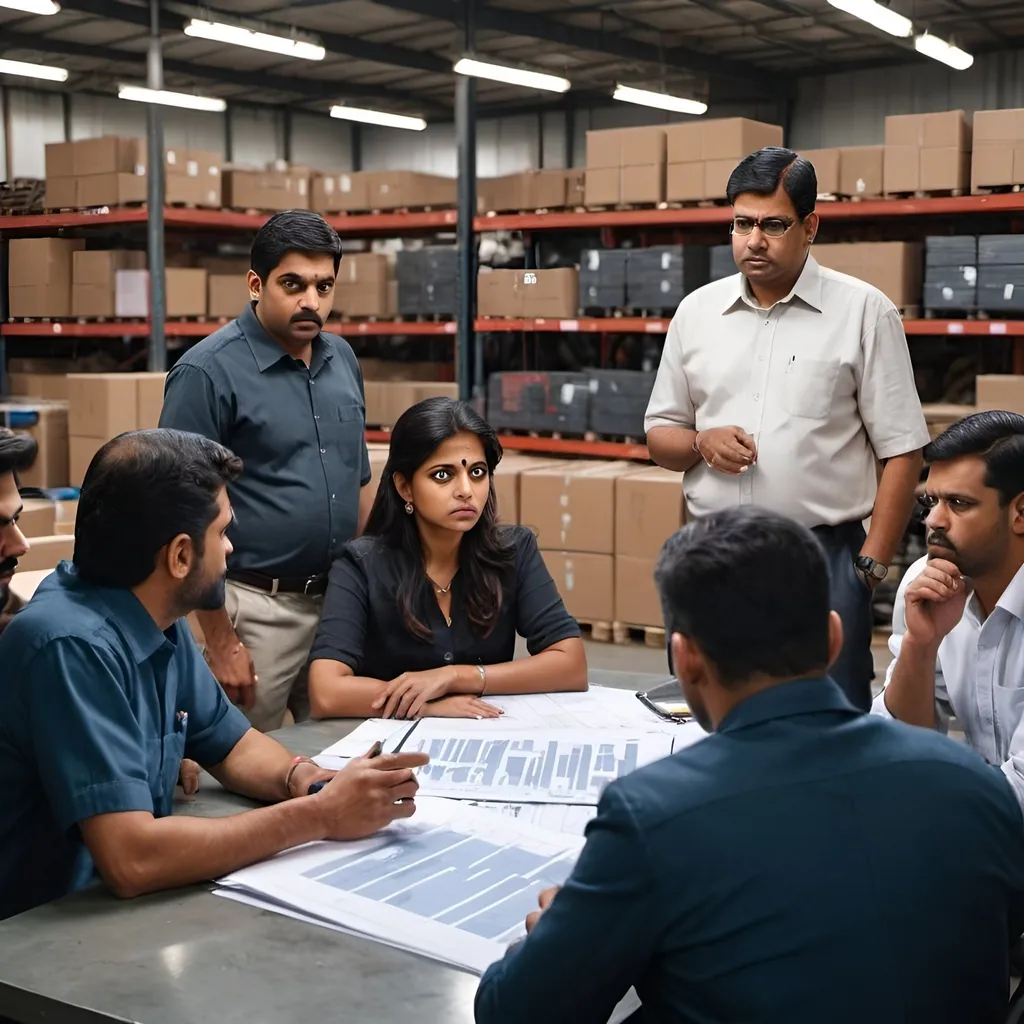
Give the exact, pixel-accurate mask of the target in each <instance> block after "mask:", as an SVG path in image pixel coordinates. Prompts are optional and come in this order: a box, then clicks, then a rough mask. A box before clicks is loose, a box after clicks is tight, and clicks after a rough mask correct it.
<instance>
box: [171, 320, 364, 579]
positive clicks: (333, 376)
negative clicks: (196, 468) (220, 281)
mask: <svg viewBox="0 0 1024 1024" xmlns="http://www.w3.org/2000/svg"><path fill="white" fill-rule="evenodd" d="M365 424H366V413H365V406H364V401H363V375H362V371H361V370H360V369H359V362H358V360H357V359H356V357H355V353H354V352H353V351H352V348H351V347H350V346H349V344H348V342H346V341H344V340H343V339H342V338H339V337H337V336H336V335H333V334H326V333H321V334H319V335H318V336H317V337H316V338H315V339H314V341H313V350H312V356H311V358H310V363H309V366H308V367H307V366H306V364H305V363H304V362H302V360H301V359H295V358H293V357H292V356H290V355H289V354H288V353H287V352H285V350H284V349H283V348H281V346H280V345H278V343H277V342H276V341H274V339H273V338H272V337H271V336H270V335H269V334H268V333H267V332H266V330H265V329H264V327H263V325H262V324H261V323H260V321H259V318H258V317H257V316H256V312H255V310H254V309H253V307H252V306H251V305H250V306H248V307H246V309H245V312H244V313H242V315H241V316H240V317H239V318H238V319H237V320H232V321H231V323H229V324H225V326H223V327H222V328H220V330H218V331H215V332H214V333H213V334H211V335H210V336H209V337H208V338H205V339H204V340H203V341H201V342H199V344H198V345H196V346H194V347H193V348H190V349H189V350H188V351H187V352H186V353H185V354H184V355H183V356H182V357H181V359H179V360H178V362H177V363H175V365H174V368H173V369H172V370H171V372H170V373H169V374H168V375H167V384H166V385H165V388H164V405H163V411H162V412H161V414H160V426H161V427H173V428H175V429H177V430H187V431H189V432H191V433H193V434H202V435H203V436H204V437H208V438H210V439H211V440H213V441H219V442H220V443H221V444H223V445H225V446H226V447H228V448H230V449H231V451H233V452H234V453H235V454H236V455H237V456H238V457H239V458H240V459H241V460H242V463H243V465H244V468H243V470H242V475H241V476H240V477H239V478H238V479H237V480H234V481H232V482H231V483H230V484H228V496H229V497H230V499H231V507H232V509H233V510H234V513H235V520H234V522H233V523H232V525H231V527H230V528H229V530H228V536H229V537H230V538H231V543H232V545H233V546H234V552H233V553H232V554H231V556H230V557H229V559H228V565H229V567H230V568H232V569H235V570H246V571H249V572H260V573H263V574H264V575H265V576H270V577H279V578H285V577H293V578H301V577H305V576H315V575H317V574H319V573H325V572H327V571H328V570H329V569H330V567H331V563H332V562H333V561H334V559H335V558H337V557H338V555H339V554H340V553H341V549H342V547H343V546H344V545H345V543H346V542H347V541H349V540H351V539H352V538H353V537H354V536H355V533H356V527H357V524H358V521H359V489H360V488H361V487H362V486H363V485H365V484H367V483H369V482H370V460H369V455H368V454H367V451H366V435H365Z"/></svg>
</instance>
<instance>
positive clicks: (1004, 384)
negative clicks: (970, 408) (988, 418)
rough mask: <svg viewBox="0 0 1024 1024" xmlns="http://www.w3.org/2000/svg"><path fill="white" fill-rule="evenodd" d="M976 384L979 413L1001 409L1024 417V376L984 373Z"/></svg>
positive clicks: (979, 376)
mask: <svg viewBox="0 0 1024 1024" xmlns="http://www.w3.org/2000/svg"><path fill="white" fill-rule="evenodd" d="M975 383H976V386H977V407H978V409H979V411H981V412H987V411H989V410H993V409H1000V410H1003V411H1005V412H1016V413H1020V414H1021V415H1024V376H1022V375H1021V374H1014V373H983V374H979V375H978V378H977V381H976V382H975Z"/></svg>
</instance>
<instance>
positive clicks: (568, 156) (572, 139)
mask: <svg viewBox="0 0 1024 1024" xmlns="http://www.w3.org/2000/svg"><path fill="white" fill-rule="evenodd" d="M564 142H565V169H566V170H567V171H569V170H571V169H572V163H573V160H574V159H575V157H576V105H575V103H573V101H572V99H571V97H569V96H568V95H566V97H565V139H564Z"/></svg>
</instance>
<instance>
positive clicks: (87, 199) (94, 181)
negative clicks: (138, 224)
mask: <svg viewBox="0 0 1024 1024" xmlns="http://www.w3.org/2000/svg"><path fill="white" fill-rule="evenodd" d="M75 180H76V182H77V189H76V205H77V206H81V207H87V206H89V207H91V206H125V205H127V204H128V203H144V202H145V201H146V178H145V176H143V175H138V174H131V173H128V172H115V171H111V172H110V173H109V174H87V175H83V176H82V177H79V178H77V179H75Z"/></svg>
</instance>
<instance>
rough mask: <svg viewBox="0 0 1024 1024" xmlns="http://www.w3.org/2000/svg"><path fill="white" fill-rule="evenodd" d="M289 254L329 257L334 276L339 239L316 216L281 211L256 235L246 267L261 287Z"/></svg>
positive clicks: (301, 212) (297, 211)
mask: <svg viewBox="0 0 1024 1024" xmlns="http://www.w3.org/2000/svg"><path fill="white" fill-rule="evenodd" d="M290 252H305V253H313V254H315V255H319V254H323V255H324V256H332V257H333V258H334V272H335V274H337V272H338V265H339V264H340V263H341V239H340V238H339V237H338V232H337V231H335V230H334V228H332V227H331V225H330V224H328V223H327V221H325V220H324V219H323V217H321V216H320V214H319V213H312V212H310V211H309V210H285V211H284V212H283V213H275V214H274V216H273V217H271V218H270V220H268V221H267V223H266V224H264V225H263V227H261V228H260V230H259V231H258V232H257V234H256V237H255V238H254V239H253V243H252V248H251V249H250V250H249V266H250V267H251V268H252V269H253V272H254V273H255V274H256V276H257V277H258V278H259V279H260V280H261V281H263V282H264V283H265V282H266V280H267V278H268V277H269V276H270V272H271V271H272V270H273V269H274V268H275V267H276V266H277V265H278V264H279V263H280V262H281V260H283V259H284V258H285V256H287V255H288V253H290Z"/></svg>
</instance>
